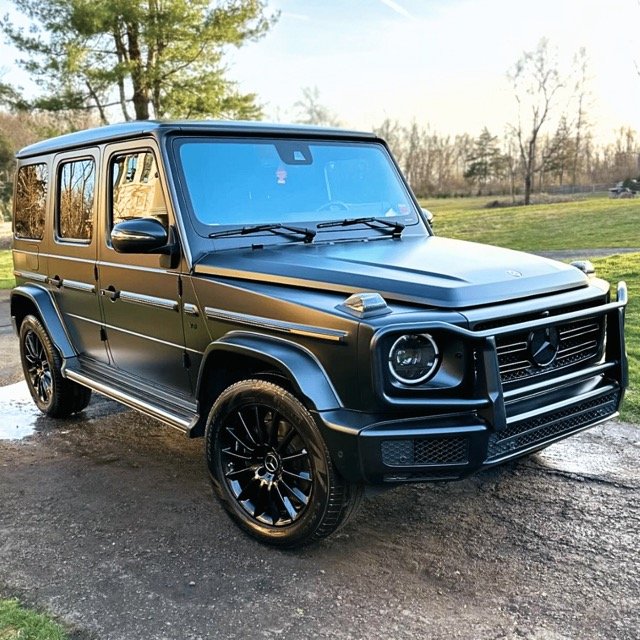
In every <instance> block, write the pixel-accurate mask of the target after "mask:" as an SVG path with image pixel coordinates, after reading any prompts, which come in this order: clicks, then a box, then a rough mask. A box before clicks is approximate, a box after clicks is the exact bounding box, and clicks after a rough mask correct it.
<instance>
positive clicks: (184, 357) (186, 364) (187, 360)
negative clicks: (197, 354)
mask: <svg viewBox="0 0 640 640" xmlns="http://www.w3.org/2000/svg"><path fill="white" fill-rule="evenodd" d="M182 366H183V367H184V368H185V369H190V368H191V358H190V357H189V354H188V353H187V352H186V351H184V352H183V353H182Z"/></svg>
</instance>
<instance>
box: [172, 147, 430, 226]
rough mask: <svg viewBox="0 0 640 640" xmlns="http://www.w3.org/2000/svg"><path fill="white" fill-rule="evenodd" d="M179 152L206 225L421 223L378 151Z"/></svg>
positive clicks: (183, 149) (194, 201) (193, 203)
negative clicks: (369, 220) (352, 220)
mask: <svg viewBox="0 0 640 640" xmlns="http://www.w3.org/2000/svg"><path fill="white" fill-rule="evenodd" d="M177 145H178V153H177V156H178V160H179V163H180V169H181V172H182V174H183V179H184V184H186V187H187V189H186V191H187V194H186V195H187V198H188V201H189V204H190V207H191V209H192V211H193V213H194V215H195V218H196V219H197V220H198V221H199V222H200V223H202V224H205V225H210V226H230V225H234V226H235V225H242V226H246V225H259V224H269V223H296V224H301V223H305V224H306V225H309V224H313V223H319V222H326V221H330V220H343V219H347V218H362V217H368V216H375V217H382V218H386V219H387V218H388V219H390V221H393V222H401V223H403V224H405V225H407V224H412V223H416V222H417V220H418V217H417V212H416V209H415V206H414V204H413V202H412V200H411V197H410V196H409V193H408V191H407V189H406V187H405V186H404V184H403V182H402V181H401V179H400V177H399V175H398V172H397V171H396V169H395V167H394V165H393V163H392V162H391V159H390V158H389V155H388V153H387V152H386V150H385V148H384V147H383V146H382V145H380V144H377V143H373V142H372V143H368V142H349V141H345V142H334V141H316V140H308V141H304V140H286V139H285V140H255V139H254V140H246V141H245V140H238V139H219V138H218V139H215V140H214V139H211V138H181V139H179V140H178V141H177ZM347 228H351V227H347ZM342 229H343V230H344V227H342ZM332 230H335V229H332Z"/></svg>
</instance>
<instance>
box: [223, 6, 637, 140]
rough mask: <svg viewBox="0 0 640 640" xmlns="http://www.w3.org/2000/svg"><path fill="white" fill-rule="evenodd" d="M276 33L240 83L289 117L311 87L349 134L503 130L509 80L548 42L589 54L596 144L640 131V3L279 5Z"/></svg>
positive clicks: (239, 58) (238, 63) (240, 60)
mask: <svg viewBox="0 0 640 640" xmlns="http://www.w3.org/2000/svg"><path fill="white" fill-rule="evenodd" d="M270 6H271V7H273V8H277V9H279V10H280V11H281V16H280V20H279V22H278V24H277V25H276V26H275V27H274V28H273V29H272V31H271V32H270V33H269V34H268V35H267V36H266V37H265V38H264V39H263V40H261V41H259V42H258V43H252V44H249V45H247V46H245V47H243V48H242V49H241V50H239V51H237V53H235V54H234V55H233V56H232V60H233V63H232V66H231V68H230V71H231V74H232V76H233V78H234V79H236V80H238V81H239V82H240V84H241V87H242V88H243V89H244V90H247V91H255V92H257V93H258V95H259V96H260V98H261V99H262V101H263V102H264V103H265V106H266V112H267V115H270V116H271V117H274V116H279V117H280V118H282V119H286V117H287V116H288V115H291V114H292V113H295V111H294V110H292V109H291V105H293V104H294V103H295V102H296V100H298V99H299V98H300V89H301V87H305V86H315V87H317V88H318V90H319V92H320V98H321V102H322V103H323V104H325V105H326V106H327V107H329V108H330V109H331V110H332V111H334V112H335V113H336V114H337V116H338V117H339V119H340V120H341V121H342V122H343V124H345V125H346V126H351V127H358V128H365V129H370V128H371V127H372V126H375V125H377V124H379V123H380V122H381V121H382V120H383V119H384V118H386V117H389V118H391V119H398V120H400V121H401V122H405V123H406V122H409V121H411V120H412V119H414V118H415V119H416V121H417V122H419V123H420V124H423V125H426V124H429V125H430V126H431V128H433V129H434V130H436V131H440V132H443V133H451V134H455V133H461V132H469V133H473V134H477V133H479V131H480V130H481V129H482V127H483V126H487V127H489V129H490V130H491V131H492V132H495V133H501V132H502V131H503V130H504V126H505V122H506V121H508V120H509V119H510V118H513V115H514V109H515V103H514V99H513V92H512V90H511V89H510V86H509V83H508V81H507V78H506V73H507V71H508V70H509V69H510V68H511V67H512V66H513V65H514V63H515V62H516V60H517V59H518V58H519V57H520V56H521V55H522V53H523V51H528V50H532V49H534V48H535V47H536V46H537V44H538V42H539V41H540V39H541V38H543V37H546V38H548V39H549V41H550V43H551V44H552V45H553V46H555V47H557V48H558V54H559V59H560V61H561V63H562V64H564V65H565V66H567V67H568V66H569V65H570V62H571V60H572V57H573V55H574V54H575V52H576V51H577V50H578V49H579V48H580V47H585V48H586V50H587V54H588V56H589V58H590V62H591V67H590V70H591V76H592V79H591V89H592V92H593V104H592V106H591V109H590V111H591V114H592V116H591V120H592V121H593V124H594V131H595V133H596V135H601V136H603V137H605V138H609V137H610V136H611V132H612V130H613V129H615V128H618V127H620V126H631V127H633V128H635V129H640V75H638V73H637V70H636V66H635V62H636V61H637V62H638V65H640V4H639V2H638V0H606V1H598V0H596V1H593V0H535V2H523V1H522V0H321V1H319V0H315V1H312V0H274V1H272V2H271V3H270Z"/></svg>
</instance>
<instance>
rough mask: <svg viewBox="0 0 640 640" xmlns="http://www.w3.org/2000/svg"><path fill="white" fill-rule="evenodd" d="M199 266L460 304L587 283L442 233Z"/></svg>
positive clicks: (250, 252) (212, 259)
mask: <svg viewBox="0 0 640 640" xmlns="http://www.w3.org/2000/svg"><path fill="white" fill-rule="evenodd" d="M194 271H195V272H196V273H202V274H210V275H217V276H223V277H232V278H240V279H243V280H253V281H264V282H278V283H283V284H288V285H293V286H299V287H311V288H319V289H323V290H330V291H342V292H345V293H354V292H357V291H377V292H379V293H381V294H382V295H383V296H384V297H385V298H387V299H388V300H394V299H395V300H403V301H409V302H416V303H420V304H426V305H430V306H435V307H441V308H446V309H460V308H465V307H473V306H477V305H484V304H491V303H495V302H498V301H506V300H515V299H518V298H525V297H531V296H537V295H542V294H549V293H554V292H559V291H567V290H569V289H575V288H577V287H583V286H587V278H586V276H584V274H582V273H581V272H580V271H579V270H578V269H576V268H575V267H572V266H569V265H566V264H562V263H560V262H555V261H553V260H548V259H546V258H540V257H538V256H534V255H531V254H528V253H522V252H520V251H511V250H510V249H501V248H498V247H492V246H489V245H483V244H476V243H472V242H463V241H460V240H449V239H447V238H440V237H437V236H424V237H422V236H421V237H409V238H403V239H401V240H393V239H383V240H375V241H369V242H364V241H361V242H339V243H317V244H307V245H305V244H277V245H270V246H269V245H267V246H265V247H264V248H263V249H236V250H224V251H215V252H212V253H210V254H207V255H206V256H205V257H204V258H203V259H202V260H200V261H199V262H198V263H197V264H196V265H195V268H194Z"/></svg>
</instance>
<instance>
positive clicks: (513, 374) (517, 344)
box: [496, 318, 604, 383]
mask: <svg viewBox="0 0 640 640" xmlns="http://www.w3.org/2000/svg"><path fill="white" fill-rule="evenodd" d="M557 329H558V332H559V334H560V344H559V347H558V355H557V356H556V358H555V360H554V361H553V362H552V363H551V364H549V365H547V366H545V367H540V366H538V365H536V364H535V363H534V362H533V361H532V359H531V355H530V353H529V334H530V332H529V331H523V332H520V333H514V334H509V335H501V336H498V337H497V338H496V346H497V351H498V364H499V366H500V377H501V379H502V382H503V383H508V382H515V381H519V380H525V379H527V378H532V377H535V376H539V375H543V374H546V373H549V372H551V371H554V370H555V369H560V368H562V367H568V366H570V365H573V364H577V363H579V362H584V361H586V360H589V359H592V358H595V357H596V356H597V355H598V353H599V352H600V347H601V345H602V340H603V335H604V319H603V318H584V319H580V320H575V321H573V322H567V323H565V324H561V325H559V326H558V327H557Z"/></svg>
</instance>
